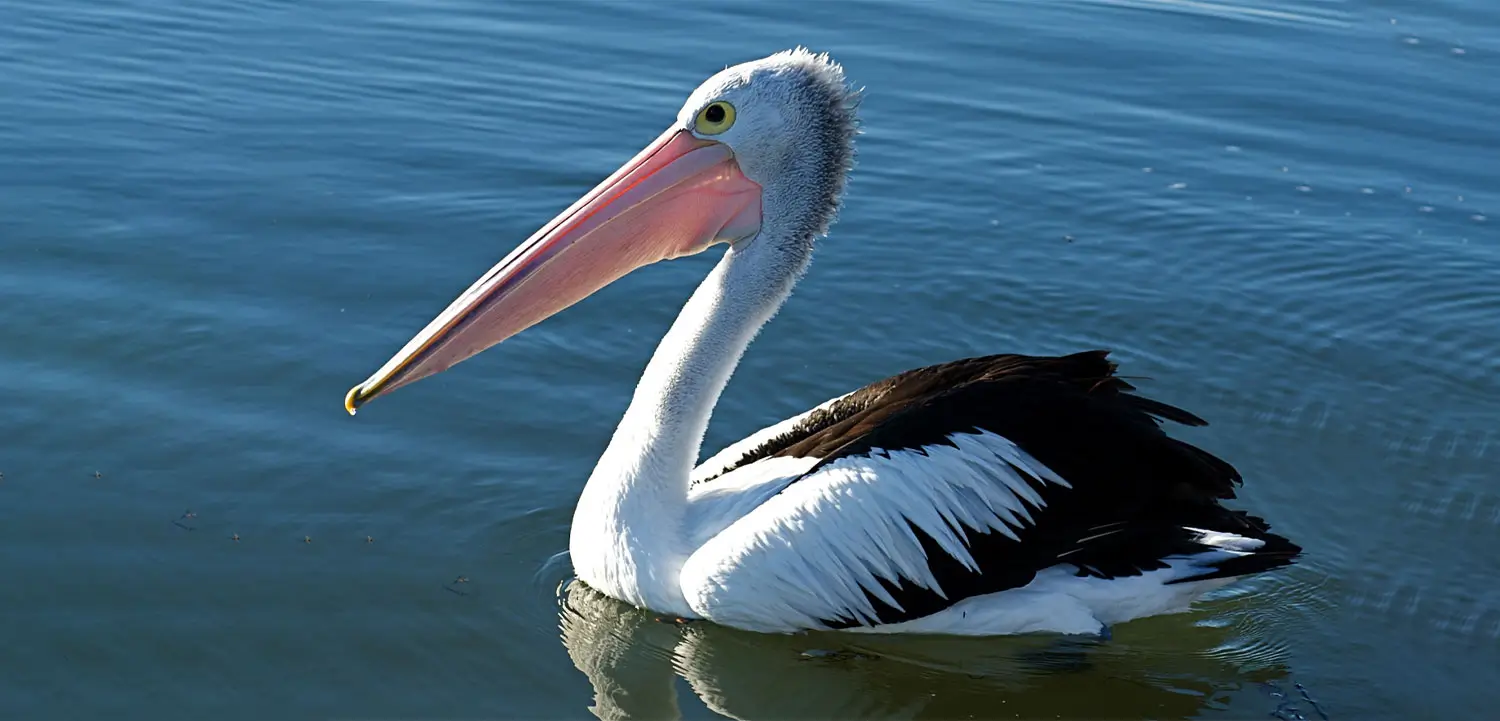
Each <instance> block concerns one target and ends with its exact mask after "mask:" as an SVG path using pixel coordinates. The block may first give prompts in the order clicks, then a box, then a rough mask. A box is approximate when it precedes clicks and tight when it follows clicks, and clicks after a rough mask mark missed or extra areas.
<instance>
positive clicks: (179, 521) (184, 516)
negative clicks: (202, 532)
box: [172, 508, 198, 531]
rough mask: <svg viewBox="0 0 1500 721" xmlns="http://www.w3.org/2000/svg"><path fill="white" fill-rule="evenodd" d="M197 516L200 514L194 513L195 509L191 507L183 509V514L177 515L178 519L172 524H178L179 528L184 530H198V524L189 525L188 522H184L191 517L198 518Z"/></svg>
mask: <svg viewBox="0 0 1500 721" xmlns="http://www.w3.org/2000/svg"><path fill="white" fill-rule="evenodd" d="M197 517H198V514H196V513H194V512H193V510H192V509H191V508H190V509H188V510H186V511H183V512H182V515H180V516H178V517H177V520H175V521H172V525H174V526H176V527H178V528H181V529H182V530H184V531H196V530H198V527H197V526H189V525H188V524H186V523H183V521H187V520H190V519H193V518H197Z"/></svg>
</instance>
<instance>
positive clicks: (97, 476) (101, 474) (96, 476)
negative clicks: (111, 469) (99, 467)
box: [94, 471, 104, 479]
mask: <svg viewBox="0 0 1500 721" xmlns="http://www.w3.org/2000/svg"><path fill="white" fill-rule="evenodd" d="M103 477H104V474H103V473H100V472H98V471H94V478H96V479H98V478H103Z"/></svg>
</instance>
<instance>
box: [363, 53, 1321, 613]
mask: <svg viewBox="0 0 1500 721" xmlns="http://www.w3.org/2000/svg"><path fill="white" fill-rule="evenodd" d="M858 99H859V93H858V91H855V90H854V89H852V87H851V86H850V85H849V83H848V82H847V81H846V80H845V76H844V71H843V68H842V67H841V66H840V65H839V64H837V63H836V62H834V61H833V60H832V59H831V58H829V57H828V56H827V55H826V54H814V53H812V52H810V51H808V50H806V49H804V48H797V49H794V50H789V51H784V52H780V53H777V54H774V55H771V56H769V57H766V58H762V59H760V60H755V61H751V62H747V63H744V64H741V65H736V66H733V67H730V68H727V69H725V70H723V71H722V72H720V73H718V74H716V75H714V76H713V77H711V78H709V79H708V81H706V82H705V83H704V84H703V85H701V86H699V87H698V89H697V90H695V91H694V92H693V93H692V95H691V96H689V97H688V100H687V103H686V104H685V105H684V106H683V107H682V110H681V111H680V112H679V113H678V115H677V120H676V122H674V123H672V124H671V126H670V127H668V128H667V130H666V132H664V133H662V134H661V136H660V137H658V138H657V139H656V140H655V141H654V142H652V143H651V144H650V145H649V146H647V147H646V149H645V150H642V151H641V152H640V153H639V154H638V155H636V156H635V158H633V159H632V160H630V161H629V162H628V163H626V164H625V165H624V166H623V167H621V168H620V169H619V170H617V171H615V173H614V174H613V175H610V176H609V177H608V178H606V179H605V180H604V181H603V182H602V183H600V184H599V185H598V186H597V187H595V188H594V189H593V190H591V191H589V193H588V194H586V195H584V196H583V197H582V198H581V199H579V200H578V201H577V202H575V203H574V204H573V205H572V206H570V207H569V208H568V209H567V210H565V211H563V212H562V213H561V214H560V215H558V216H557V217H556V218H554V219H553V220H552V221H551V222H549V223H547V224H546V225H545V226H543V227H542V228H541V229H540V230H538V231H537V232H536V233H535V234H534V235H532V236H531V237H530V238H528V239H527V240H526V242H524V243H522V244H521V245H520V246H519V247H517V248H516V249H515V250H513V251H512V252H511V253H510V254H509V255H507V256H506V257H505V258H504V259H503V260H501V261H500V262H499V263H498V264H497V265H495V266H494V267H493V268H491V269H490V270H489V271H488V272H487V273H485V274H484V275H483V276H482V277H481V278H479V280H478V281H476V282H475V283H474V284H473V285H472V286H470V287H469V289H468V290H466V291H465V292H464V293H463V294H462V295H460V296H459V297H458V298H457V299H456V300H454V301H453V302H452V304H450V305H449V306H448V307H447V309H446V310H444V311H443V312H442V313H441V314H440V315H438V316H437V317H436V318H435V319H433V320H432V321H431V322H430V323H429V324H428V325H427V327H426V328H424V329H423V330H422V331H421V332H419V333H418V334H417V335H416V336H414V337H413V338H412V339H411V340H410V341H409V342H408V343H407V344H406V345H405V346H404V347H403V348H402V349H401V350H400V351H399V352H397V353H396V354H395V355H394V356H393V357H392V358H391V359H390V360H389V361H387V362H386V363H385V365H383V366H381V367H380V368H379V370H377V371H376V372H375V373H374V374H373V375H371V376H370V377H369V378H368V379H366V380H365V381H364V382H363V383H360V384H359V385H357V386H355V387H354V388H352V389H350V391H349V393H348V395H347V396H345V401H344V405H345V409H346V410H348V411H349V412H350V413H351V414H352V413H354V412H355V410H356V409H357V408H358V407H360V406H361V405H363V404H365V403H368V402H369V401H370V400H371V399H373V398H376V397H378V396H381V395H384V394H386V393H389V392H391V391H392V390H394V389H396V388H399V387H401V386H404V385H407V384H409V383H412V382H415V381H417V380H419V379H422V378H424V377H427V376H430V375H432V374H434V373H438V372H441V371H443V370H446V369H447V368H449V367H451V366H453V365H454V364H455V363H458V362H460V361H463V360H465V359H467V358H469V357H471V356H474V355H475V354H477V353H480V352H481V351H483V350H485V349H486V348H488V347H490V346H492V345H494V344H496V343H499V342H500V341H502V340H505V339H506V338H509V337H510V336H513V335H515V334H517V333H520V332H521V331H523V330H525V329H526V328H528V327H530V326H532V325H534V324H536V323H539V322H541V321H542V320H544V319H546V318H547V317H549V316H552V315H554V314H556V313H558V312H560V311H562V310H563V309H565V308H567V307H569V306H571V305H573V304H574V303H577V302H578V301H580V300H582V299H583V298H585V297H587V296H589V295H590V294H592V293H594V292H596V291H598V290H599V289H600V288H602V287H604V286H605V285H608V284H609V283H611V282H613V281H615V280H617V279H619V278H620V277H622V276H624V275H625V274H627V273H629V272H630V271H632V270H634V269H636V268H640V267H642V266H645V265H648V264H651V263H656V262H658V261H663V260H668V259H672V258H677V257H681V256H686V255H692V254H696V253H701V252H703V251H705V250H707V249H709V248H710V247H712V246H716V245H725V246H727V249H726V250H724V251H723V258H722V259H721V260H720V261H719V263H718V264H717V265H716V266H715V267H714V269H713V270H712V272H710V273H709V274H708V277H707V278H706V279H705V280H704V281H703V283H702V284H701V285H699V286H698V288H697V290H696V291H694V293H693V295H692V297H691V298H690V299H689V300H688V302H687V304H686V305H685V306H684V307H683V309H682V311H681V313H680V314H679V315H678V317H677V319H676V321H675V322H673V324H672V326H671V329H670V330H668V331H667V334H666V336H665V337H664V338H663V339H662V341H661V344H660V345H659V346H658V347H657V350H656V353H655V354H654V355H653V356H652V358H651V361H650V362H649V363H648V364H647V366H646V369H645V371H644V373H643V374H642V376H641V380H640V383H639V384H638V385H637V387H636V389H635V395H634V397H633V398H632V400H631V402H630V406H629V408H628V409H627V410H626V411H625V415H624V418H623V419H622V420H621V421H620V424H619V426H618V427H617V428H616V430H615V432H614V435H613V437H612V438H611V440H610V442H609V445H608V447H607V448H606V450H605V451H604V453H603V455H602V456H601V457H600V459H599V462H598V465H597V466H596V467H595V468H594V471H593V473H592V474H591V475H590V476H589V479H588V482H587V484H586V485H585V486H584V488H583V492H582V494H581V496H580V498H579V499H578V505H577V507H576V509H575V511H574V514H573V525H572V530H571V534H570V535H571V537H570V539H569V555H570V557H571V559H572V563H573V568H574V572H575V573H576V575H577V577H578V578H579V579H580V580H582V581H583V582H585V583H586V584H588V585H589V586H591V587H592V588H594V589H596V590H598V591H600V592H602V593H604V594H605V595H608V596H611V597H613V598H616V599H619V600H621V601H624V602H626V603H629V604H632V605H635V606H638V607H641V608H645V609H649V610H651V611H654V612H657V613H661V614H670V615H674V616H677V617H679V618H682V619H688V620H693V619H704V620H708V621H711V622H714V623H718V624H723V625H726V626H732V627H736V628H740V629H745V630H750V631H760V632H773V633H795V632H800V631H807V630H830V629H843V630H848V631H851V632H876V633H928V634H956V635H1006V634H1019V633H1030V632H1053V633H1062V634H1094V635H1105V634H1107V633H1108V631H1109V629H1110V626H1111V625H1112V624H1116V623H1121V622H1124V621H1128V620H1130V619H1134V618H1139V617H1143V616H1150V615H1155V614H1163V613H1173V612H1180V611H1184V610H1186V609H1187V608H1188V607H1189V605H1190V604H1191V603H1192V602H1193V601H1194V600H1195V599H1197V598H1198V597H1199V596H1201V595H1202V594H1204V593H1206V592H1207V591H1209V590H1211V589H1213V588H1216V587H1218V586H1221V585H1224V584H1226V583H1229V582H1231V581H1233V580H1234V579H1236V578H1238V577H1242V576H1245V575H1248V574H1255V573H1259V572H1263V571H1266V570H1269V569H1273V568H1277V567H1280V566H1285V565H1288V564H1290V563H1292V562H1293V560H1294V559H1295V558H1296V556H1297V555H1298V554H1299V553H1300V552H1301V549H1300V548H1299V547H1298V546H1296V545H1295V544H1293V543H1292V542H1291V541H1289V540H1287V539H1286V538H1283V537H1281V536H1278V535H1275V534H1272V533H1270V531H1269V526H1268V525H1267V524H1266V523H1265V522H1264V521H1263V520H1261V519H1259V518H1257V517H1254V516H1251V515H1248V514H1246V513H1244V512H1241V511H1233V510H1229V509H1227V508H1225V507H1224V506H1222V505H1220V501H1221V500H1224V499H1230V498H1233V497H1234V488H1235V486H1237V485H1239V484H1240V482H1241V479H1240V475H1239V473H1238V472H1237V471H1236V470H1235V469H1234V467H1233V466H1231V465H1229V464H1228V463H1226V462H1224V461H1222V460H1220V459H1219V458H1217V457H1215V456H1213V455H1211V454H1209V453H1208V452H1206V451H1203V450H1201V449H1199V448H1196V447H1194V446H1192V445H1189V444H1187V443H1184V442H1182V441H1180V440H1176V439H1174V438H1172V437H1170V436H1168V435H1167V434H1166V433H1165V432H1164V431H1163V430H1162V428H1161V423H1162V421H1173V422H1176V423H1181V424H1186V425H1191V426H1200V425H1204V424H1205V422H1204V421H1203V420H1201V419H1200V418H1198V417H1197V416H1195V415H1193V414H1191V413H1189V412H1187V411H1184V410H1182V409H1179V408H1176V407H1173V406H1171V405H1167V404H1165V403H1161V402H1158V401H1154V400H1150V399H1148V398H1145V397H1142V396H1140V395H1137V394H1135V393H1134V392H1133V391H1134V390H1135V389H1134V388H1133V387H1132V386H1131V385H1130V384H1128V383H1127V382H1126V381H1124V380H1123V379H1121V378H1119V377H1118V376H1116V375H1115V372H1114V371H1115V365H1114V363H1113V362H1112V361H1110V360H1109V359H1108V358H1107V357H1106V356H1107V351H1087V352H1081V353H1076V354H1073V355H1066V356H1061V357H1039V356H1025V355H992V356H985V357H980V358H967V359H963V360H957V361H953V362H949V363H943V364H940V365H934V366H929V367H925V368H918V369H915V370H910V371H906V372H904V373H901V374H899V375H896V376H893V377H890V378H887V379H885V380H881V381H877V382H875V383H872V384H870V385H867V386H865V387H863V388H860V389H858V390H854V391H852V392H850V393H847V394H845V395H842V396H839V397H837V398H834V399H832V400H829V401H827V402H825V403H823V404H821V405H819V406H817V407H816V408H813V409H812V410H810V411H807V412H806V413H803V414H801V415H798V416H796V417H793V418H789V419H787V420H785V421H782V422H781V423H778V424H776V425H773V426H771V427H769V428H766V429H764V430H761V431H759V432H757V433H755V434H754V435H751V436H750V437H748V438H746V439H744V440H742V441H740V442H738V443H735V444H733V445H731V446H729V447H728V448H725V449H724V450H722V451H721V452H719V453H718V454H716V455H714V456H713V457H711V458H709V459H708V460H706V461H704V462H702V463H700V464H697V465H696V466H695V465H694V464H695V462H696V461H697V460H698V457H699V452H700V446H701V444H702V442H703V436H704V432H705V430H706V429H707V427H708V422H709V416H710V414H711V413H712V411H713V408H714V405H715V404H716V403H717V402H718V398H719V395H720V393H721V392H722V391H723V390H724V387H725V384H726V383H727V382H728V381H729V376H730V374H731V373H732V372H733V371H734V368H735V366H736V364H738V362H739V360H740V357H741V355H742V354H743V353H744V351H745V349H746V347H748V346H749V344H750V341H751V340H752V339H753V338H754V336H755V334H756V333H757V331H758V330H759V329H760V328H761V327H762V326H763V325H764V324H765V323H766V322H767V321H768V320H770V318H771V317H772V315H774V314H775V313H776V311H777V310H778V309H779V308H780V307H781V305H782V303H783V302H784V301H785V300H786V299H787V297H788V296H789V295H790V294H791V292H792V287H793V286H794V285H795V284H796V282H797V280H798V279H799V278H800V277H801V276H802V274H803V272H804V271H805V270H806V269H807V267H808V263H809V260H810V259H811V256H812V252H813V247H814V245H815V244H816V243H817V242H818V241H819V240H820V239H821V238H823V237H825V236H826V234H827V232H828V229H829V226H830V224H831V223H832V222H833V220H834V217H835V215H836V213H837V210H838V206H839V202H840V198H841V196H842V194H843V191H844V184H845V179H846V177H847V175H848V174H849V172H850V170H851V167H852V165H853V158H854V138H855V135H856V134H857V132H858V120H857V117H856V114H857V106H858Z"/></svg>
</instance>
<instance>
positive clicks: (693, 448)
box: [569, 234, 811, 616]
mask: <svg viewBox="0 0 1500 721" xmlns="http://www.w3.org/2000/svg"><path fill="white" fill-rule="evenodd" d="M763 235H764V234H763ZM799 250H800V252H799ZM810 254H811V245H810V243H807V244H795V243H794V244H775V243H765V242H757V241H754V240H751V241H747V242H743V243H741V244H740V245H739V246H736V247H731V248H730V249H729V251H728V252H727V253H725V255H724V258H723V260H721V261H720V262H719V263H718V265H716V266H714V269H713V271H712V272H711V273H709V275H708V277H707V278H706V279H704V281H703V283H702V284H700V285H699V286H698V289H697V290H696V291H694V293H693V296H692V298H691V299H689V300H688V302H687V305H685V306H683V309H682V312H681V313H680V314H678V316H677V320H676V321H675V322H673V324H672V328H671V330H669V331H667V334H666V336H665V337H664V338H662V341H661V344H660V345H659V346H658V347H657V350H656V353H655V355H653V356H652V357H651V362H650V363H649V364H647V366H646V371H645V373H644V374H643V375H642V376H641V381H640V383H639V384H638V385H637V386H636V390H635V397H634V399H633V400H632V401H631V403H630V408H629V410H627V411H626V412H625V417H624V418H623V419H622V420H621V421H620V425H619V427H617V428H616V429H615V434H614V437H613V438H612V439H611V440H610V444H609V447H608V448H607V449H606V450H605V451H604V454H603V456H601V457H600V459H599V464H598V465H597V466H595V468H594V472H593V474H592V475H591V476H590V477H589V481H588V484H587V485H586V486H585V487H584V490H583V496H582V497H581V498H580V499H579V501H578V507H577V509H576V510H575V511H574V515H573V526H572V537H571V539H570V544H569V546H570V554H571V556H572V561H573V567H574V570H575V571H576V572H577V573H578V576H579V577H580V578H582V579H583V580H584V582H586V583H588V584H589V585H590V586H593V587H594V588H596V589H598V590H600V591H602V592H604V593H606V594H608V595H611V596H614V597H616V598H619V599H622V600H625V601H627V602H630V603H632V604H635V605H637V606H641V607H646V608H653V609H658V610H662V611H669V610H670V611H673V612H676V613H679V614H680V615H684V616H687V615H690V611H688V609H687V608H686V603H685V601H684V600H683V598H682V592H681V589H680V588H679V587H678V580H677V576H678V571H679V570H680V569H681V566H682V563H683V561H685V560H686V559H687V555H688V554H689V553H690V552H691V551H692V549H690V548H685V547H684V545H683V538H684V534H683V513H684V509H685V506H686V501H687V491H688V483H689V476H690V474H691V473H692V469H693V466H694V464H695V463H696V462H697V460H698V455H699V451H700V447H701V445H702V443H703V435H704V433H705V431H707V429H708V421H709V417H710V415H711V414H712V412H713V408H714V405H715V404H717V403H718V399H719V395H720V393H722V392H723V390H724V386H725V385H726V384H727V383H728V382H729V377H730V375H731V374H732V373H733V372H734V368H735V366H736V365H737V364H738V363H739V360H740V357H741V356H742V355H743V354H744V352H745V349H746V348H747V347H748V346H749V345H750V342H751V341H752V340H753V339H754V338H755V334H756V333H757V332H759V330H760V328H761V327H762V326H763V325H765V323H766V321H768V320H770V319H771V317H772V316H773V315H775V313H776V311H777V309H778V308H780V307H781V304H782V303H783V302H784V301H785V300H786V298H787V296H788V295H790V294H791V290H792V287H793V285H795V283H796V280H797V279H798V278H799V277H800V276H801V273H802V271H803V270H804V269H805V268H806V266H807V263H808V260H809V258H810Z"/></svg>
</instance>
